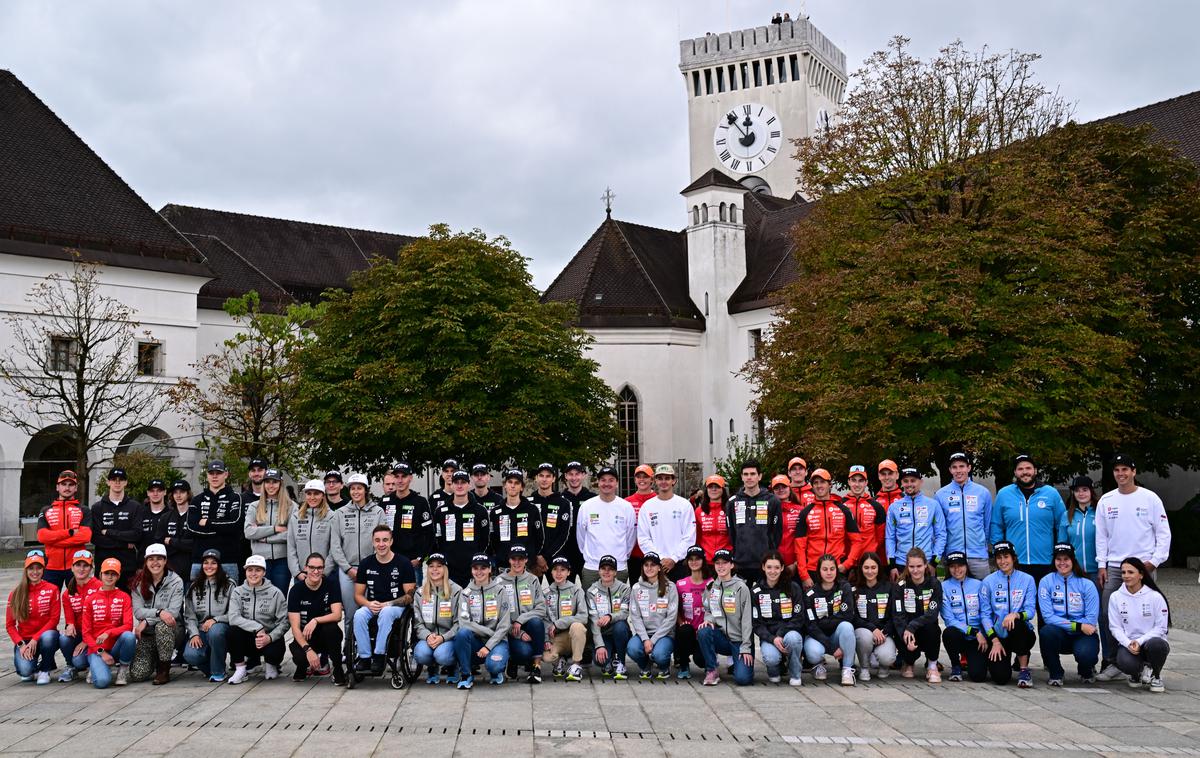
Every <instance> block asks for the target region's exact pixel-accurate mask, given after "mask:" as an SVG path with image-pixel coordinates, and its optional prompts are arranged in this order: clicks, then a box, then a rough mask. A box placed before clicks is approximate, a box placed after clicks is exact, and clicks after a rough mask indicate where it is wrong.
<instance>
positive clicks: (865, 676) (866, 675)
mask: <svg viewBox="0 0 1200 758" xmlns="http://www.w3.org/2000/svg"><path fill="white" fill-rule="evenodd" d="M858 681H860V682H869V681H871V669H870V667H869V666H863V667H862V668H860V669H859V670H858Z"/></svg>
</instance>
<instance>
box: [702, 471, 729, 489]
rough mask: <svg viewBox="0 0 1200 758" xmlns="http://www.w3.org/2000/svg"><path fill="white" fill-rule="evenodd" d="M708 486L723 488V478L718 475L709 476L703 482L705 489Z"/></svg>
mask: <svg viewBox="0 0 1200 758" xmlns="http://www.w3.org/2000/svg"><path fill="white" fill-rule="evenodd" d="M710 484H716V485H718V486H720V487H724V486H725V477H723V476H721V475H720V474H712V475H711V476H709V477H708V478H707V479H705V480H704V486H705V487H707V486H708V485H710Z"/></svg>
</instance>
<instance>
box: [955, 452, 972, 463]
mask: <svg viewBox="0 0 1200 758" xmlns="http://www.w3.org/2000/svg"><path fill="white" fill-rule="evenodd" d="M955 461H962V462H963V463H970V462H971V459H970V458H968V457H967V454H966V453H962V452H959V453H951V454H950V463H954V462H955Z"/></svg>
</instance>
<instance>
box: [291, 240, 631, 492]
mask: <svg viewBox="0 0 1200 758" xmlns="http://www.w3.org/2000/svg"><path fill="white" fill-rule="evenodd" d="M349 284H350V290H349V291H341V290H339V291H334V292H331V293H329V297H328V302H327V307H326V309H325V311H324V313H323V315H322V316H321V317H320V318H318V319H317V320H316V321H314V323H313V329H314V333H315V336H316V340H315V342H314V343H313V344H312V345H310V346H308V347H306V348H305V349H304V350H302V351H300V352H299V353H298V355H297V366H298V367H299V370H300V372H301V379H300V387H299V410H300V412H301V414H302V417H303V418H304V419H305V422H306V423H307V424H309V425H311V427H312V428H313V429H316V430H317V431H318V434H317V435H316V437H317V444H318V454H319V456H320V457H321V459H322V460H323V461H324V462H325V463H329V464H334V463H338V464H348V465H353V466H356V467H360V468H363V469H368V470H373V471H378V470H380V469H381V468H382V467H383V466H384V465H386V463H388V462H389V461H394V460H397V459H401V458H403V459H407V460H408V461H410V462H412V463H414V464H416V465H427V464H429V463H431V462H434V461H440V460H441V459H442V458H444V457H446V456H448V455H457V456H462V457H464V458H466V460H468V461H471V462H475V461H481V462H485V463H488V464H490V465H492V466H493V467H498V466H500V465H504V464H506V463H508V462H510V461H511V462H516V463H518V464H521V465H532V464H536V463H539V462H541V461H553V462H557V463H558V464H559V465H561V464H562V463H564V462H565V461H566V460H568V459H571V458H577V459H580V460H583V461H587V462H597V461H601V460H604V459H606V458H608V457H610V456H611V454H612V452H613V451H614V450H615V447H616V443H617V440H618V437H619V433H620V430H619V428H618V427H617V425H616V420H615V414H614V408H615V405H614V403H615V400H614V397H613V395H612V392H611V391H610V390H609V389H608V387H607V386H606V385H605V384H604V382H603V381H601V380H600V379H599V377H597V375H596V368H597V366H596V363H595V362H594V361H592V360H590V359H588V358H586V357H585V356H584V351H585V349H586V347H587V345H588V344H589V340H590V338H589V337H588V336H587V334H586V333H585V332H583V331H582V330H580V329H577V328H574V327H571V326H569V325H568V322H569V321H570V319H571V316H572V314H571V311H570V309H569V308H568V307H567V306H564V305H562V304H557V303H546V304H543V303H540V302H539V301H538V293H537V291H536V290H535V289H534V288H533V286H532V280H531V278H530V275H529V272H528V270H527V268H526V261H525V259H524V258H523V257H522V256H521V255H520V254H519V253H518V252H517V251H516V250H514V249H513V248H512V247H511V245H510V244H509V243H508V241H507V240H505V239H503V238H496V239H488V238H487V237H486V236H485V235H484V234H483V233H482V232H480V231H478V230H476V231H473V232H466V233H461V232H460V233H451V232H450V231H449V229H448V228H447V227H446V226H443V225H436V226H433V227H431V228H430V233H429V235H428V236H427V237H423V238H421V239H418V240H416V241H415V242H413V243H412V244H410V245H408V246H406V247H405V248H403V249H402V250H400V251H398V253H397V255H396V258H395V260H390V259H377V260H375V261H373V263H372V265H371V267H370V268H368V269H367V270H365V271H362V272H359V273H357V274H355V275H354V276H352V277H351V279H350V282H349Z"/></svg>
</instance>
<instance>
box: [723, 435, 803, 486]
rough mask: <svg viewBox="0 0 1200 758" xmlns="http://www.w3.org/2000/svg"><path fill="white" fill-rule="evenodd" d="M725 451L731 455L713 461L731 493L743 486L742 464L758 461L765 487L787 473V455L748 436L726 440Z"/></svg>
mask: <svg viewBox="0 0 1200 758" xmlns="http://www.w3.org/2000/svg"><path fill="white" fill-rule="evenodd" d="M725 449H726V450H728V451H729V453H728V454H727V455H726V456H725V457H723V458H717V459H716V460H715V461H713V466H714V467H715V468H716V469H717V473H718V474H720V475H721V476H723V477H725V485H726V487H728V488H729V491H730V492H731V493H733V492H737V490H738V488H739V487H741V486H742V464H743V463H744V462H746V461H748V460H751V459H753V460H756V461H758V463H759V465H760V466H762V475H763V486H764V487H766V486H769V485H770V483H771V477H773V476H775V475H776V474H786V473H787V470H786V467H787V457H785V456H786V453H781V452H780V451H779V450H778V449H777V448H776V447H774V446H772V445H769V444H768V443H767V442H765V441H762V442H754V441H752V440H751V439H750V438H749V437H747V436H746V435H742V436H741V437H736V436H735V437H730V438H728V439H727V440H725Z"/></svg>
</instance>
